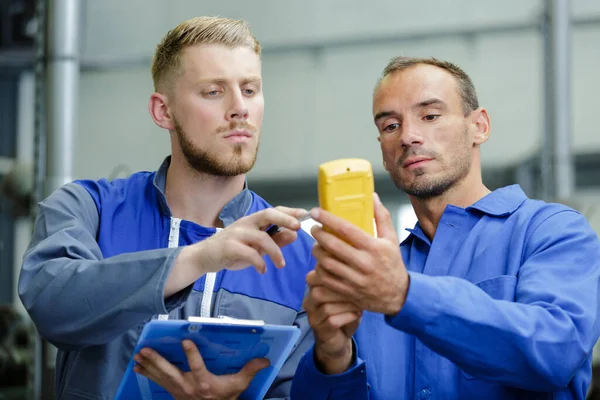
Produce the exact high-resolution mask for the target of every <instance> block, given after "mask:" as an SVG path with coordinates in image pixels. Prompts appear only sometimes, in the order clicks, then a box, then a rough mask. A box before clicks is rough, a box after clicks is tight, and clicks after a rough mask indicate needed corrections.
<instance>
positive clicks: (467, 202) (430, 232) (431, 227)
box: [409, 173, 491, 240]
mask: <svg viewBox="0 0 600 400" xmlns="http://www.w3.org/2000/svg"><path fill="white" fill-rule="evenodd" d="M490 192H491V191H490V190H489V189H488V188H487V187H485V185H484V184H483V182H482V179H481V173H478V174H475V176H469V175H468V176H466V177H465V178H464V179H463V180H461V181H460V182H457V183H456V184H455V185H454V186H452V187H451V188H449V189H448V190H447V191H446V192H444V193H443V194H441V195H440V196H437V197H432V198H428V199H422V198H418V197H414V196H409V198H410V202H411V204H412V206H413V209H414V210H415V214H416V215H417V219H418V220H419V225H420V227H421V229H422V230H423V233H425V235H426V236H427V237H428V238H429V240H433V237H434V236H435V232H436V230H437V226H438V224H439V222H440V219H441V218H442V214H443V213H444V210H445V209H446V206H448V205H453V206H457V207H462V208H466V207H469V206H471V205H473V204H474V203H476V202H477V201H479V200H480V199H482V198H483V197H485V196H486V195H488V194H489V193H490Z"/></svg>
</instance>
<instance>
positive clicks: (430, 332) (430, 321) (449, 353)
mask: <svg viewBox="0 0 600 400" xmlns="http://www.w3.org/2000/svg"><path fill="white" fill-rule="evenodd" d="M508 278H511V277H507V279H508ZM512 279H515V281H516V278H512ZM596 284H597V282H590V285H591V286H590V287H588V288H585V287H580V289H579V290H580V291H581V292H584V293H585V292H588V294H590V295H591V296H590V298H589V299H586V298H581V299H579V301H580V302H581V303H584V302H586V301H588V300H589V302H590V304H591V302H594V301H596V302H597V300H598V299H597V298H596V296H595V293H596V289H595V288H594V287H592V286H593V285H596ZM586 289H589V291H588V290H586ZM563 296H565V297H568V294H567V293H563ZM583 296H587V295H583ZM575 307H576V306H573V309H572V310H571V309H569V307H568V304H566V305H565V306H564V308H561V307H560V306H558V305H555V304H549V303H543V302H541V301H540V302H536V304H523V303H519V302H511V301H503V300H495V299H493V298H492V297H490V296H489V295H488V294H487V293H486V292H484V291H483V290H481V289H480V288H478V287H477V286H475V285H473V284H472V283H470V282H468V281H466V280H462V279H458V278H453V277H430V276H424V275H421V274H417V273H413V274H412V276H411V287H410V289H409V295H408V297H407V301H406V304H405V305H404V308H403V310H402V311H401V312H400V313H399V314H398V315H396V316H394V317H390V316H388V317H387V318H386V320H387V322H388V323H389V324H390V325H392V326H394V327H396V328H397V329H400V330H402V331H405V332H407V333H409V334H412V335H415V336H416V337H417V338H418V339H419V340H420V341H422V342H423V343H424V344H426V345H427V346H428V347H429V348H431V349H432V350H434V351H435V352H437V353H438V354H440V355H442V356H444V357H446V358H448V359H450V360H451V361H453V362H454V363H456V364H457V365H458V366H459V367H460V368H461V369H463V370H464V371H465V372H466V373H469V374H471V375H473V376H476V377H478V378H482V379H488V380H494V381H497V382H500V383H502V384H505V385H509V386H515V387H520V388H524V389H529V390H540V391H548V390H554V389H557V388H562V387H564V386H565V385H566V384H568V382H569V380H570V379H571V376H572V374H573V373H574V371H575V370H576V369H577V368H578V367H579V365H581V363H582V362H583V360H584V359H585V358H586V357H587V353H588V348H591V346H592V345H593V343H591V342H592V341H593V337H594V334H593V333H592V327H591V326H590V325H589V324H588V322H589V321H593V320H594V319H595V315H591V314H590V315H587V316H585V317H586V318H585V319H582V322H583V323H581V324H576V323H575V322H574V321H573V319H572V317H573V315H572V314H571V313H570V312H569V311H577V309H576V308H575ZM594 310H595V307H594ZM590 311H591V310H590ZM577 312H581V311H577ZM591 313H593V311H592V312H591Z"/></svg>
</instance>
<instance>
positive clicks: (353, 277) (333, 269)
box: [312, 245, 368, 287]
mask: <svg viewBox="0 0 600 400" xmlns="http://www.w3.org/2000/svg"><path fill="white" fill-rule="evenodd" d="M312 253H313V255H314V256H315V258H316V259H317V260H319V267H320V268H323V269H325V270H327V271H328V272H330V273H331V274H333V275H335V276H338V277H339V278H341V279H343V280H345V281H346V282H348V283H349V284H351V285H355V286H358V287H364V286H365V285H366V284H367V282H366V280H367V279H366V277H365V275H364V273H367V272H368V271H366V270H364V269H363V268H362V267H361V266H360V265H356V266H349V265H347V264H344V263H342V262H340V261H339V260H337V259H336V258H334V257H332V256H331V255H330V254H329V253H327V252H326V251H325V250H324V249H323V247H321V246H318V245H317V246H315V247H314V248H313V251H312ZM361 271H362V272H361ZM363 272H364V273H363Z"/></svg>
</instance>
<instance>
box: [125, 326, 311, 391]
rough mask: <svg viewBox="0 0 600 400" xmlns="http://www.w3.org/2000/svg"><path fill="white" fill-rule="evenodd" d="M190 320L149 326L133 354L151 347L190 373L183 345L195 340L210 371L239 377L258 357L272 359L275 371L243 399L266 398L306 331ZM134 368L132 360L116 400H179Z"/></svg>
mask: <svg viewBox="0 0 600 400" xmlns="http://www.w3.org/2000/svg"><path fill="white" fill-rule="evenodd" d="M190 319H191V320H189V321H188V320H152V321H150V322H148V323H147V324H146V325H145V326H144V329H143V330H142V333H141V335H140V338H139V340H138V343H137V346H136V347H135V350H134V352H133V354H137V353H138V352H139V351H140V350H141V349H142V348H143V347H150V348H152V349H154V350H156V351H157V352H159V353H160V354H161V355H162V356H163V357H164V358H166V359H167V360H169V361H170V362H171V363H172V364H174V365H176V366H177V367H178V368H179V369H181V370H182V371H189V370H190V369H189V366H188V365H187V358H186V356H185V352H184V351H183V347H182V346H181V341H182V340H184V339H190V340H192V341H194V343H196V346H197V347H198V350H199V351H200V354H201V355H202V358H203V359H204V363H205V364H206V367H207V368H208V370H209V371H211V372H212V373H213V374H216V375H223V374H232V373H236V372H238V371H239V370H240V369H241V368H242V367H243V366H244V365H245V364H246V363H247V362H248V361H250V360H251V359H253V358H257V357H264V358H267V359H268V360H269V361H270V365H269V367H267V368H265V369H263V370H261V371H259V372H258V374H256V376H255V377H254V379H253V380H252V382H250V385H249V386H248V388H246V390H245V391H244V392H243V393H242V394H241V395H240V397H239V398H240V399H242V400H260V399H262V398H263V397H264V396H265V394H266V393H267V391H268V390H269V388H270V387H271V384H272V383H273V381H274V380H275V377H276V376H277V374H278V372H279V370H280V369H281V367H282V366H283V363H284V362H285V360H286V359H287V358H288V356H289V355H290V353H291V352H292V350H293V348H294V346H295V345H296V342H297V341H298V338H299V336H300V329H299V328H297V327H295V326H286V325H265V324H261V321H246V320H243V321H238V322H236V321H237V320H230V319H226V320H222V319H220V318H195V319H192V318H190ZM134 365H135V361H134V360H133V357H131V359H130V360H129V365H128V366H127V369H126V371H125V374H124V375H123V378H122V380H121V384H120V385H119V389H118V390H117V394H116V396H115V400H172V399H173V397H172V396H171V395H170V394H169V393H168V392H167V391H165V390H164V389H163V388H162V387H161V386H159V385H157V384H156V383H154V382H152V381H151V380H149V379H148V378H146V377H144V376H142V375H139V374H136V373H135V372H133V366H134Z"/></svg>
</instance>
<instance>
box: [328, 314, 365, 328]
mask: <svg viewBox="0 0 600 400" xmlns="http://www.w3.org/2000/svg"><path fill="white" fill-rule="evenodd" d="M359 320H360V317H359V316H358V315H357V314H356V312H352V311H348V312H344V313H339V314H335V315H331V316H330V317H329V318H328V319H327V322H328V324H329V325H331V327H333V328H337V329H339V328H342V327H344V326H346V325H348V324H351V323H356V322H358V321H359Z"/></svg>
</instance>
